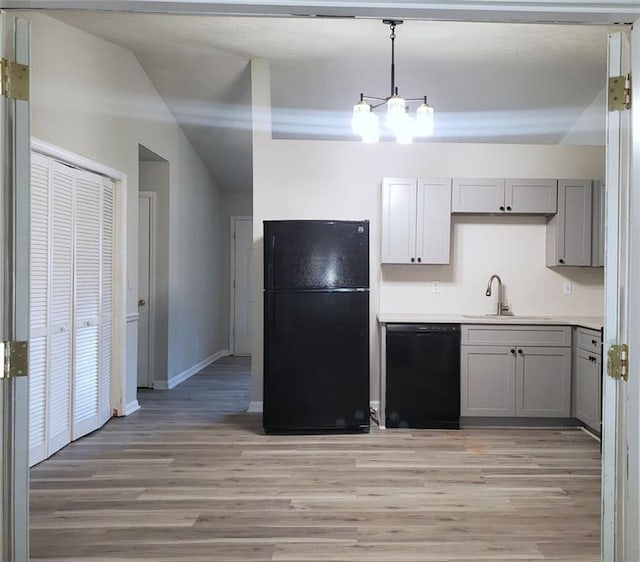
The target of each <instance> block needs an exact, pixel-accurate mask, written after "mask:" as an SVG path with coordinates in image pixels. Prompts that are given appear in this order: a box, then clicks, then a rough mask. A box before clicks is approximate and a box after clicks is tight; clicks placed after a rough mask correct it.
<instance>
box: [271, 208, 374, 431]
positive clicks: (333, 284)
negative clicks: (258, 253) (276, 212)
mask: <svg viewBox="0 0 640 562" xmlns="http://www.w3.org/2000/svg"><path fill="white" fill-rule="evenodd" d="M263 426H264V430H265V431H266V432H267V433H330V432H331V433H352V432H366V431H369V222H368V221H335V220H322V221H321V220H287V221H264V385H263Z"/></svg>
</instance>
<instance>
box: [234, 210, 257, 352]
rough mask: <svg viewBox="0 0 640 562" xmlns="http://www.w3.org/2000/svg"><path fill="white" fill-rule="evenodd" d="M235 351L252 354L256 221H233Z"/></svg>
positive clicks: (240, 219)
mask: <svg viewBox="0 0 640 562" xmlns="http://www.w3.org/2000/svg"><path fill="white" fill-rule="evenodd" d="M233 228H234V231H233V258H234V259H233V354H234V355H251V306H252V302H253V298H252V297H253V283H252V280H253V275H252V273H251V260H252V259H253V258H252V255H253V220H252V219H251V218H236V219H234V220H233Z"/></svg>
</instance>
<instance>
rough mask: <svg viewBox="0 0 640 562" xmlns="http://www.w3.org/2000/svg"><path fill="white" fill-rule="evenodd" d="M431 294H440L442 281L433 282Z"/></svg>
mask: <svg viewBox="0 0 640 562" xmlns="http://www.w3.org/2000/svg"><path fill="white" fill-rule="evenodd" d="M431 292H432V293H433V294H434V295H437V294H438V293H439V292H440V281H432V282H431Z"/></svg>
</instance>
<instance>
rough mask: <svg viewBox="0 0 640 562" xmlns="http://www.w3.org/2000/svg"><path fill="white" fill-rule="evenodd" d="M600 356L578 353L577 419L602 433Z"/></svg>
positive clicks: (576, 379)
mask: <svg viewBox="0 0 640 562" xmlns="http://www.w3.org/2000/svg"><path fill="white" fill-rule="evenodd" d="M600 363H601V361H600V356H599V355H595V354H594V353H590V352H588V351H584V350H583V349H578V350H577V351H576V368H575V375H576V376H575V384H576V418H578V419H579V420H580V421H581V422H584V423H585V424H587V425H588V426H589V427H590V428H592V429H594V430H596V431H600V377H601V375H600Z"/></svg>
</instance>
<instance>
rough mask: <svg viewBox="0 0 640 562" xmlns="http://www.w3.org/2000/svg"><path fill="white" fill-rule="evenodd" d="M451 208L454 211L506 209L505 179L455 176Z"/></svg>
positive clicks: (497, 211)
mask: <svg viewBox="0 0 640 562" xmlns="http://www.w3.org/2000/svg"><path fill="white" fill-rule="evenodd" d="M451 210H452V212H454V213H499V212H502V211H504V210H505V206H504V180H503V179H483V178H480V179H475V178H454V179H453V197H452V202H451Z"/></svg>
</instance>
